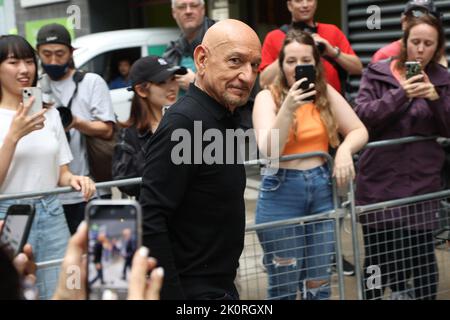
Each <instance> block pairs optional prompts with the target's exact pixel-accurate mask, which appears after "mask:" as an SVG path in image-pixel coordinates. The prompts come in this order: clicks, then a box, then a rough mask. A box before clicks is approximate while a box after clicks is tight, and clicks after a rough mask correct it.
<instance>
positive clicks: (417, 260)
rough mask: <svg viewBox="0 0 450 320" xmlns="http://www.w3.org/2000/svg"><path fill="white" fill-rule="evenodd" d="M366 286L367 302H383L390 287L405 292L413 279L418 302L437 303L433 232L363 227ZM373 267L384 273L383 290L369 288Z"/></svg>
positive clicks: (436, 271) (436, 272) (382, 279)
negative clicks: (377, 300)
mask: <svg viewBox="0 0 450 320" xmlns="http://www.w3.org/2000/svg"><path fill="white" fill-rule="evenodd" d="M363 233H364V249H365V259H364V286H365V290H364V291H365V295H366V299H369V300H372V299H382V298H383V295H384V290H385V289H386V287H387V285H389V287H390V289H391V290H392V291H404V290H406V289H407V285H406V283H407V282H408V280H409V279H410V278H411V276H412V277H413V279H414V281H413V283H414V296H415V299H419V300H434V299H436V293H437V288H438V283H439V274H438V266H437V263H436V256H435V252H434V238H433V232H432V231H429V230H424V231H415V230H408V229H387V230H378V229H371V228H368V227H367V226H363ZM370 266H378V267H379V268H380V270H381V285H382V288H381V289H373V288H369V287H368V286H367V285H368V283H371V279H369V277H370V276H371V275H372V274H371V273H368V272H366V270H368V268H369V267H370Z"/></svg>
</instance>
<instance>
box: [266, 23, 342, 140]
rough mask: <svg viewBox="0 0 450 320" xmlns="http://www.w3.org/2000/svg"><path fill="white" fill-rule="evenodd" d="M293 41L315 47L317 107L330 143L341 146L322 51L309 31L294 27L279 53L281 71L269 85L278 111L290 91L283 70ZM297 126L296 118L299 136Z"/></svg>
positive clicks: (295, 131) (295, 130) (295, 123)
mask: <svg viewBox="0 0 450 320" xmlns="http://www.w3.org/2000/svg"><path fill="white" fill-rule="evenodd" d="M293 42H298V43H300V44H306V45H309V46H311V47H312V48H313V56H314V60H315V61H316V66H315V67H316V68H315V69H316V83H315V85H316V87H315V89H316V91H317V95H316V102H315V105H316V108H317V109H318V110H319V112H320V118H321V119H322V121H323V123H324V125H325V127H326V128H327V132H328V139H329V143H330V145H331V146H333V147H337V146H339V135H338V125H337V121H336V118H335V116H334V113H333V111H332V110H331V107H330V102H329V101H328V89H327V82H326V80H325V73H324V71H323V65H322V62H321V58H320V52H319V50H318V49H317V46H316V44H315V42H314V39H313V38H312V37H311V35H310V34H309V33H306V32H303V31H300V30H296V29H292V30H290V31H289V32H288V33H287V35H286V39H285V40H284V43H283V47H282V49H281V51H280V55H279V67H280V73H279V74H278V76H277V79H276V80H275V82H274V84H272V85H270V86H269V90H270V92H271V93H272V96H273V97H274V100H275V104H276V106H277V111H279V110H280V108H281V105H282V104H283V101H284V99H286V96H287V94H288V92H289V89H290V87H289V85H288V80H287V78H286V75H285V74H284V71H283V62H284V59H285V58H286V53H285V48H286V46H288V45H289V44H291V43H293ZM297 126H298V123H297V121H296V120H294V124H293V130H294V136H295V138H297V136H296V133H297Z"/></svg>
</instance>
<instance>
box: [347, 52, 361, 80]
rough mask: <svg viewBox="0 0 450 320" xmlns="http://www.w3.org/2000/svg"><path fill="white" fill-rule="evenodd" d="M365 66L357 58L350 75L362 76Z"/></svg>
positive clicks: (350, 69)
mask: <svg viewBox="0 0 450 320" xmlns="http://www.w3.org/2000/svg"><path fill="white" fill-rule="evenodd" d="M363 69H364V66H363V64H362V62H361V60H360V59H359V58H358V57H356V56H355V58H354V61H353V63H352V66H351V68H349V70H348V73H349V74H350V75H352V76H359V75H361V74H362V72H363Z"/></svg>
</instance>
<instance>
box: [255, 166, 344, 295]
mask: <svg viewBox="0 0 450 320" xmlns="http://www.w3.org/2000/svg"><path fill="white" fill-rule="evenodd" d="M332 209H333V196H332V187H331V178H330V172H329V169H328V167H327V166H326V165H324V166H321V167H317V168H314V169H311V170H304V171H300V170H291V169H279V171H278V173H277V174H275V175H270V176H264V177H263V180H262V183H261V190H260V193H259V198H258V203H257V207H256V224H261V223H269V222H275V221H281V220H288V219H295V218H300V217H305V216H310V215H314V214H318V213H322V212H326V211H329V210H332ZM334 227H335V224H334V221H333V220H320V221H314V222H311V223H305V224H304V225H299V224H295V225H293V224H291V225H286V226H281V227H275V228H267V229H261V230H258V231H257V234H258V238H259V241H260V243H261V246H262V248H263V250H264V265H265V266H266V268H267V272H268V279H269V285H268V299H286V300H295V299H296V297H297V290H298V288H299V286H300V288H301V287H302V282H303V281H304V280H313V281H314V280H316V281H321V280H323V281H327V282H328V284H327V285H325V286H323V287H321V288H320V289H319V290H315V292H314V294H312V295H311V294H307V295H306V294H305V296H306V297H307V298H308V299H321V300H322V299H328V298H329V297H330V296H331V289H330V285H329V282H330V278H331V266H332V258H333V256H334V254H335V253H334V250H335V240H336V239H335V232H334ZM301 290H306V288H302V289H301Z"/></svg>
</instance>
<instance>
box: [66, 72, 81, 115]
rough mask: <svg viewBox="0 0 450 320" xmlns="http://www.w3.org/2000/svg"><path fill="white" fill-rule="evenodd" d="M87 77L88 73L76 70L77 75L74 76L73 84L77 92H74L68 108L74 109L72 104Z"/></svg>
mask: <svg viewBox="0 0 450 320" xmlns="http://www.w3.org/2000/svg"><path fill="white" fill-rule="evenodd" d="M85 76H86V72H84V71H81V70H75V73H74V74H73V77H72V79H73V82H74V83H75V90H74V91H73V94H72V97H71V98H70V100H69V103H68V104H67V108H69V109H70V108H71V107H72V102H73V99H74V98H75V96H76V95H77V93H78V84H79V83H80V82H81V81H83V79H84V77H85Z"/></svg>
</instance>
